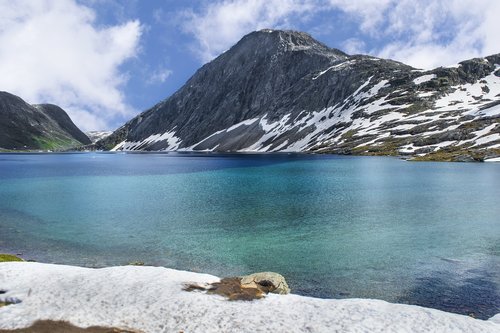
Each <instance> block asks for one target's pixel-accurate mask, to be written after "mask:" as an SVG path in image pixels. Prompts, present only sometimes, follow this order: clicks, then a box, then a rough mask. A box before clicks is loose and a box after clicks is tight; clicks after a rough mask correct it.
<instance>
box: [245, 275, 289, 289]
mask: <svg viewBox="0 0 500 333" xmlns="http://www.w3.org/2000/svg"><path fill="white" fill-rule="evenodd" d="M241 285H242V286H243V288H250V287H254V288H259V289H261V290H266V292H270V293H274V294H281V295H285V294H289V293H290V288H289V287H288V284H287V283H286V280H285V278H284V277H283V275H281V274H278V273H273V272H261V273H254V274H250V275H245V276H242V277H241Z"/></svg>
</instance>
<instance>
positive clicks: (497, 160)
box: [484, 157, 500, 324]
mask: <svg viewBox="0 0 500 333" xmlns="http://www.w3.org/2000/svg"><path fill="white" fill-rule="evenodd" d="M484 161H485V162H500V157H495V158H489V159H487V160H484ZM495 317H498V323H499V324H500V313H499V314H497V315H496V316H495Z"/></svg>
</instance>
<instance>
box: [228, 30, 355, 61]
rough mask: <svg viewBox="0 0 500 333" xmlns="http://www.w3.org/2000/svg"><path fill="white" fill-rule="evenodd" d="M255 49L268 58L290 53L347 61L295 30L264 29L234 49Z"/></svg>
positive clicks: (341, 53)
mask: <svg viewBox="0 0 500 333" xmlns="http://www.w3.org/2000/svg"><path fill="white" fill-rule="evenodd" d="M240 48H241V49H243V50H245V52H246V51H247V50H248V49H253V50H255V51H258V52H260V53H262V54H265V55H267V56H273V55H274V56H279V55H283V54H285V53H290V52H303V53H314V54H321V55H323V56H326V57H329V58H331V59H332V60H334V61H335V60H345V59H347V58H348V55H347V54H345V53H344V52H342V51H340V50H337V49H332V48H329V47H328V46H326V45H324V44H323V43H321V42H319V41H317V40H316V39H314V38H313V37H311V35H309V34H307V33H305V32H300V31H294V30H274V29H262V30H259V31H254V32H251V33H249V34H248V35H246V36H244V37H243V38H242V39H241V41H240V42H238V43H237V44H236V45H235V46H234V47H233V49H240Z"/></svg>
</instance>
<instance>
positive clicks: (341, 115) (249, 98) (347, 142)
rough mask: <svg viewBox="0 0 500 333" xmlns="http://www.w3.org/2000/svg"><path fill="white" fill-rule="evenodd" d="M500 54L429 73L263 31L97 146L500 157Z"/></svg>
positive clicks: (304, 36)
mask: <svg viewBox="0 0 500 333" xmlns="http://www.w3.org/2000/svg"><path fill="white" fill-rule="evenodd" d="M499 65H500V54H497V55H493V56H490V57H486V58H481V59H472V60H467V61H463V62H461V63H460V64H458V65H456V66H454V67H449V68H442V67H441V68H437V69H434V70H429V71H424V70H419V69H415V68H413V67H411V66H408V65H405V64H402V63H400V62H396V61H392V60H386V59H380V58H375V57H371V56H365V55H347V54H345V53H344V52H342V51H339V50H337V49H332V48H329V47H327V46H325V45H323V44H322V43H320V42H318V41H316V40H315V39H313V38H312V37H311V36H309V35H308V34H305V33H302V32H295V31H279V30H269V29H266V30H261V31H257V32H253V33H250V34H248V35H246V36H245V37H243V38H242V39H241V40H240V41H239V42H238V43H237V44H236V45H234V46H233V47H232V48H231V49H229V50H228V51H226V52H225V53H223V54H222V55H220V56H219V57H217V58H216V59H214V60H213V61H211V62H210V63H208V64H206V65H204V66H203V67H201V68H200V69H199V70H198V71H197V72H196V73H195V74H194V75H193V76H192V77H191V78H190V79H189V80H188V81H187V83H186V84H185V85H184V86H183V87H182V88H181V89H179V90H178V91H177V92H176V93H174V94H173V95H172V96H170V97H169V98H167V99H166V100H164V101H162V102H160V103H158V104H157V105H155V106H154V107H152V108H151V109H149V110H147V111H145V112H143V113H141V114H140V115H138V116H137V117H135V118H134V119H132V120H130V121H129V122H127V123H126V124H125V125H123V126H121V127H120V128H119V129H117V130H116V131H115V132H114V133H113V134H112V135H110V136H109V137H107V138H105V139H103V140H101V141H99V142H97V144H96V148H97V149H112V150H204V151H259V152H264V151H305V152H323V153H340V154H368V155H409V156H413V157H416V158H419V159H441V160H482V159H484V158H486V157H494V156H500V69H499V68H500V66H499Z"/></svg>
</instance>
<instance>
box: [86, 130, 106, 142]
mask: <svg viewBox="0 0 500 333" xmlns="http://www.w3.org/2000/svg"><path fill="white" fill-rule="evenodd" d="M85 134H86V135H87V136H88V137H89V139H90V141H92V143H96V142H97V141H99V140H103V139H105V138H107V137H108V136H110V135H111V134H113V131H89V132H86V133H85Z"/></svg>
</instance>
